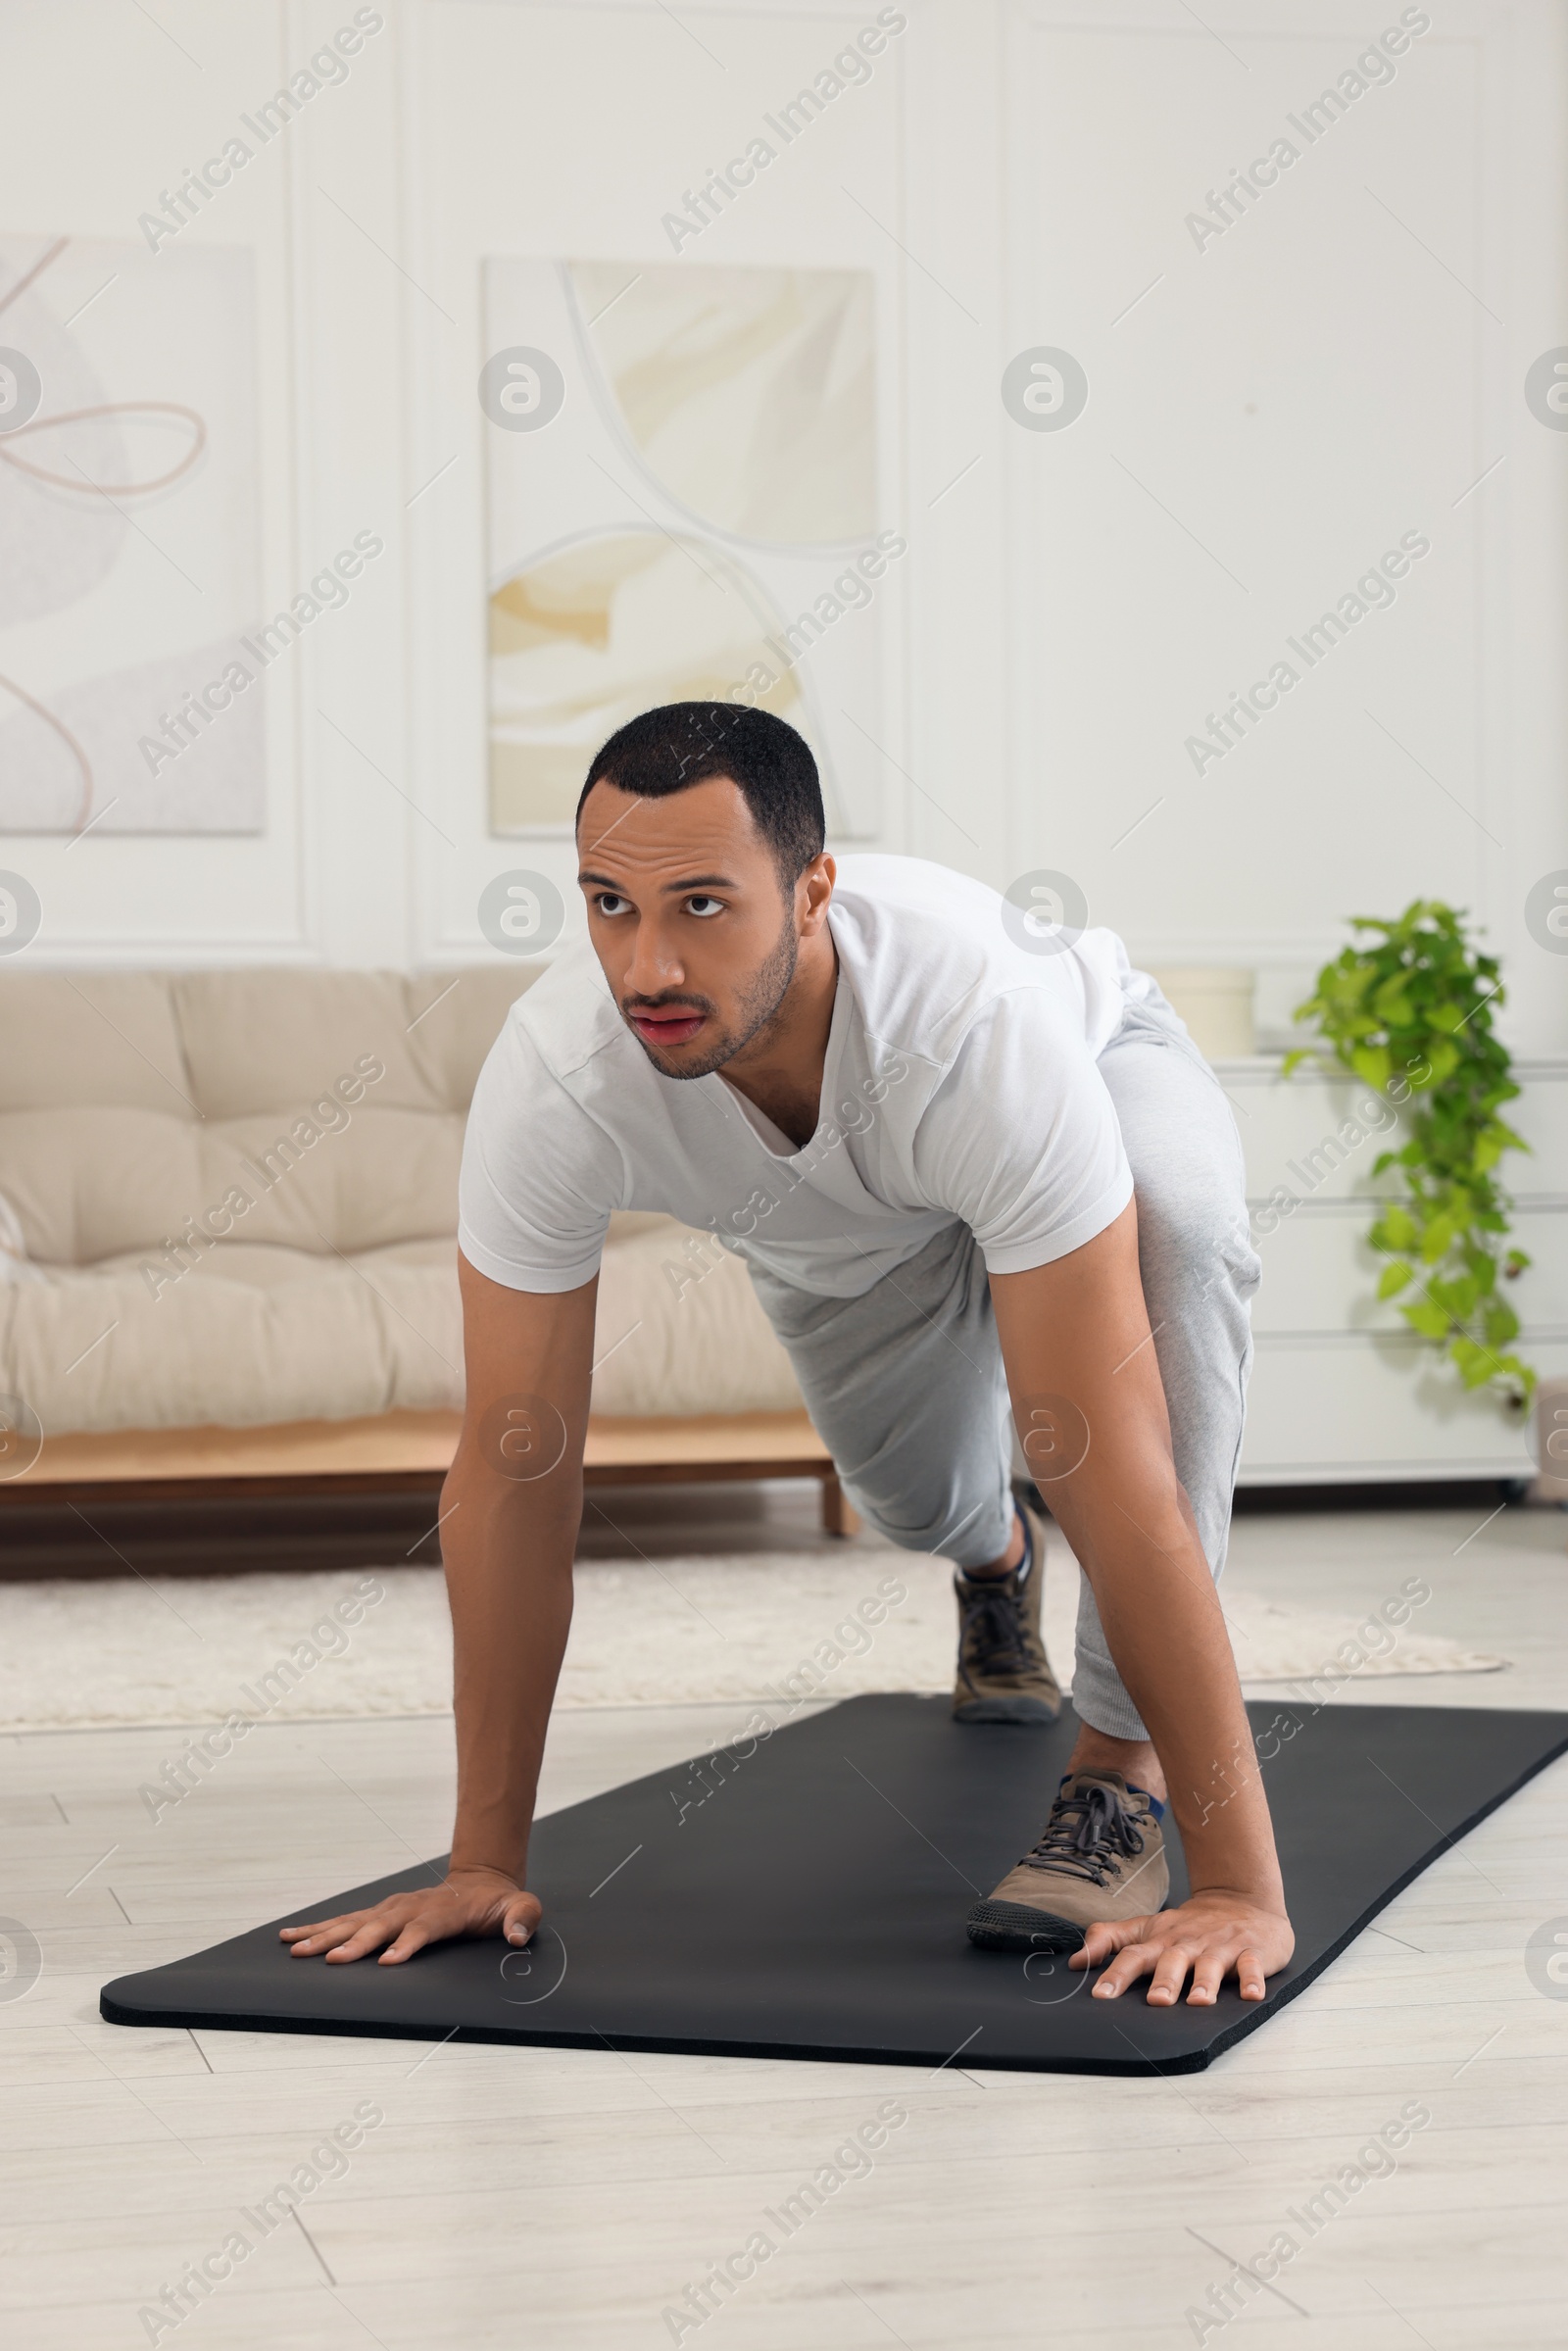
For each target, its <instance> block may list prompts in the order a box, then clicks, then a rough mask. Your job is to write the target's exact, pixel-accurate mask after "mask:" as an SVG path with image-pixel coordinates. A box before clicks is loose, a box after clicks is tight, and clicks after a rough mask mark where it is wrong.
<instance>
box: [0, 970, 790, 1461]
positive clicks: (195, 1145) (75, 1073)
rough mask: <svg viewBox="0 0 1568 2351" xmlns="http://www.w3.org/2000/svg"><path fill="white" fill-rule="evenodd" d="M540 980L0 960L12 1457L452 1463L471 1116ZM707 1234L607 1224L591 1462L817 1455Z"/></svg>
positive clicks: (641, 1219) (0, 1324)
mask: <svg viewBox="0 0 1568 2351" xmlns="http://www.w3.org/2000/svg"><path fill="white" fill-rule="evenodd" d="M541 968H542V966H539V965H532V966H530V965H527V964H512V965H506V966H502V967H490V966H486V967H482V968H476V969H472V970H468V971H465V972H463V973H461V974H459V975H457V976H454V975H453V974H452V973H451V972H440V973H431V974H427V975H423V976H420V977H416V978H406V977H404V976H402V975H400V974H397V973H391V972H353V971H297V970H235V971H193V972H178V971H171V972H160V971H141V972H124V973H85V972H81V973H75V972H63V971H55V972H35V971H19V970H0V1396H4V1395H9V1396H10V1397H11V1398H12V1399H13V1401H12V1402H11V1404H10V1405H9V1406H8V1407H5V1409H6V1410H8V1411H9V1414H10V1421H11V1423H12V1424H14V1426H13V1435H12V1438H11V1441H10V1445H11V1453H10V1458H11V1469H10V1472H9V1474H10V1475H12V1476H15V1475H17V1474H18V1468H19V1463H20V1466H21V1468H22V1470H23V1471H24V1472H25V1474H26V1475H27V1476H29V1477H31V1478H40V1477H47V1476H50V1475H53V1476H54V1477H55V1478H57V1479H58V1478H61V1477H64V1476H67V1475H69V1476H72V1477H78V1476H83V1475H85V1476H92V1475H100V1476H111V1475H113V1476H122V1477H123V1476H127V1475H128V1476H134V1475H136V1474H138V1473H139V1474H144V1475H145V1474H150V1470H151V1468H161V1470H162V1472H163V1474H166V1475H168V1474H179V1473H180V1472H181V1470H182V1469H183V1470H184V1471H190V1470H191V1468H192V1465H193V1464H195V1465H196V1467H197V1468H199V1467H200V1463H201V1461H203V1460H205V1461H206V1462H207V1463H208V1466H209V1468H210V1469H212V1468H214V1467H215V1465H216V1468H217V1469H223V1470H226V1471H227V1472H228V1473H230V1474H232V1473H233V1472H234V1470H235V1468H236V1465H238V1466H240V1467H243V1466H244V1465H245V1464H246V1463H247V1462H249V1463H251V1464H253V1465H254V1464H255V1463H257V1462H261V1463H262V1464H263V1465H264V1466H265V1465H270V1466H272V1467H278V1466H283V1467H286V1466H287V1464H288V1461H289V1460H290V1459H293V1460H295V1461H296V1462H308V1463H312V1464H314V1465H315V1466H317V1467H319V1466H321V1464H322V1463H323V1462H324V1463H326V1464H328V1465H335V1466H336V1467H337V1468H338V1469H339V1470H345V1471H346V1470H352V1469H354V1468H356V1467H362V1468H371V1469H373V1468H376V1467H386V1466H387V1465H389V1464H391V1465H394V1466H395V1465H396V1464H398V1463H400V1462H401V1463H403V1464H404V1465H406V1466H407V1465H410V1464H413V1465H417V1466H423V1467H430V1466H432V1465H433V1464H436V1463H438V1462H439V1460H440V1459H441V1458H444V1457H445V1454H448V1453H449V1452H450V1446H451V1442H452V1435H453V1431H454V1430H455V1427H456V1420H455V1415H456V1414H457V1412H458V1411H459V1409H460V1408H461V1405H462V1400H463V1368H462V1363H463V1358H462V1327H461V1318H460V1313H459V1304H458V1289H457V1274H456V1242H455V1229H456V1190H457V1174H458V1164H459V1156H460V1152H461V1150H462V1142H463V1127H464V1118H465V1113H466V1107H467V1103H468V1100H469V1097H470V1095H471V1093H472V1089H473V1083H474V1079H475V1077H476V1076H477V1074H478V1070H479V1066H480V1064H481V1062H482V1061H483V1059H484V1056H485V1053H486V1052H487V1051H488V1049H489V1046H490V1044H491V1041H492V1039H493V1038H494V1036H495V1034H496V1032H497V1030H498V1028H499V1027H500V1024H501V1021H502V1019H503V1018H504V1016H505V1013H506V1011H507V1008H508V1006H509V1004H511V1003H512V1002H513V1001H514V999H515V997H516V996H517V995H518V994H520V993H521V991H522V990H523V989H525V988H526V987H527V986H528V985H529V984H530V983H531V981H532V980H533V979H534V978H536V977H537V976H538V972H539V970H540V969H541ZM689 1239H690V1236H688V1235H687V1234H685V1233H684V1232H683V1231H682V1229H681V1228H680V1227H679V1226H677V1225H675V1224H673V1223H672V1222H671V1220H670V1219H668V1218H667V1217H662V1216H648V1215H623V1216H618V1217H616V1218H615V1219H614V1222H613V1228H612V1233H611V1238H610V1243H609V1246H608V1248H607V1250H606V1254H605V1261H604V1269H603V1273H602V1276H601V1283H600V1296H599V1327H598V1345H597V1348H596V1355H597V1357H598V1358H599V1362H600V1368H599V1369H598V1371H597V1373H596V1377H595V1387H594V1412H595V1427H596V1436H595V1439H594V1440H593V1442H592V1443H591V1445H590V1460H591V1461H592V1460H594V1459H596V1458H597V1459H598V1460H599V1461H600V1462H601V1464H604V1463H606V1462H611V1463H612V1466H613V1460H612V1457H613V1456H616V1455H617V1445H616V1444H615V1443H613V1442H610V1440H609V1439H607V1436H606V1431H607V1430H609V1431H611V1432H612V1433H613V1431H614V1430H615V1428H617V1427H619V1428H621V1429H622V1430H623V1431H625V1432H629V1434H628V1435H627V1436H626V1438H625V1442H623V1443H620V1444H619V1446H618V1453H619V1454H621V1455H627V1457H628V1458H629V1459H631V1460H632V1461H633V1462H635V1460H636V1459H638V1458H641V1459H642V1460H643V1461H644V1462H645V1463H647V1464H652V1465H655V1466H657V1465H658V1464H659V1463H660V1462H662V1461H666V1460H668V1459H672V1458H674V1457H675V1456H680V1455H682V1445H684V1454H683V1457H684V1458H686V1459H687V1460H688V1461H693V1460H696V1461H700V1460H702V1459H704V1458H709V1457H711V1458H727V1459H728V1460H729V1461H730V1463H731V1465H732V1466H735V1467H739V1466H748V1465H751V1466H755V1464H756V1463H757V1461H758V1460H759V1459H760V1458H765V1457H766V1456H767V1453H768V1444H767V1442H764V1441H766V1440H768V1439H769V1436H770V1433H771V1437H772V1438H775V1439H777V1441H778V1445H781V1446H782V1448H783V1454H784V1455H786V1456H798V1457H800V1458H801V1459H802V1460H803V1461H805V1460H806V1459H808V1458H809V1460H810V1461H811V1462H812V1463H813V1464H814V1465H815V1470H816V1472H817V1473H818V1474H819V1473H820V1469H821V1466H822V1465H821V1461H820V1451H821V1448H820V1446H819V1445H816V1443H815V1441H814V1439H813V1438H811V1437H810V1434H809V1424H807V1423H806V1422H805V1416H804V1414H803V1412H802V1409H801V1399H800V1395H799V1391H798V1389H797V1388H796V1385H795V1381H794V1378H793V1375H792V1373H791V1371H790V1367H789V1363H788V1359H787V1357H786V1356H785V1354H784V1352H783V1349H782V1348H781V1347H779V1345H778V1343H777V1341H776V1340H775V1339H774V1337H773V1335H772V1332H771V1330H770V1329H769V1328H768V1325H767V1323H766V1321H765V1320H764V1318H763V1316H762V1313H761V1311H760V1307H759V1306H758V1304H757V1301H756V1299H755V1298H754V1296H753V1293H752V1288H751V1284H750V1282H749V1280H748V1278H747V1275H746V1272H745V1268H744V1266H743V1265H741V1264H740V1263H739V1262H737V1261H736V1260H734V1259H731V1258H727V1257H724V1256H722V1255H721V1254H718V1253H715V1252H712V1251H710V1252H708V1253H707V1254H705V1255H704V1256H703V1257H702V1258H701V1259H700V1260H698V1261H697V1262H698V1264H700V1266H701V1268H702V1271H701V1278H697V1275H696V1272H695V1270H694V1264H693V1260H692V1259H691V1258H690V1257H689V1256H688V1255H687V1254H686V1253H685V1249H684V1245H685V1244H686V1242H687V1241H688V1240H689ZM16 1399H20V1404H19V1403H18V1402H17V1401H16ZM712 1415H720V1416H723V1422H724V1426H723V1427H722V1428H721V1429H720V1430H718V1432H717V1434H716V1435H715V1436H713V1437H711V1439H707V1440H702V1439H699V1440H693V1439H692V1438H691V1437H690V1434H689V1432H687V1433H686V1434H685V1436H684V1437H683V1439H682V1442H681V1443H679V1444H674V1446H673V1453H672V1452H671V1442H672V1441H666V1439H665V1438H662V1436H661V1431H667V1428H668V1424H670V1423H672V1422H681V1423H686V1422H690V1421H694V1420H702V1419H703V1418H704V1417H705V1416H712ZM15 1424H20V1434H19V1433H18V1431H17V1427H16V1426H15ZM754 1424H755V1425H754ZM29 1428H41V1430H42V1433H43V1438H44V1447H43V1454H42V1457H41V1458H40V1459H39V1460H38V1461H37V1462H36V1463H31V1464H29V1463H27V1462H25V1461H22V1459H21V1455H20V1454H19V1451H18V1447H19V1446H21V1447H22V1448H23V1450H24V1451H25V1436H26V1431H27V1429H29ZM279 1430H283V1431H286V1432H288V1433H289V1443H288V1445H287V1446H286V1447H285V1448H284V1452H283V1454H282V1455H281V1456H280V1455H279V1453H278V1450H277V1447H276V1445H275V1444H274V1445H271V1449H270V1450H269V1445H270V1440H269V1439H268V1438H267V1437H266V1432H269V1431H270V1432H273V1433H274V1435H275V1433H276V1432H278V1431H279ZM247 1431H248V1432H251V1433H252V1434H251V1435H250V1436H249V1437H248V1438H247V1437H245V1436H244V1435H243V1433H244V1432H247ZM179 1432H184V1433H186V1435H185V1437H180V1436H179V1435H177V1434H176V1433H179ZM202 1432H205V1436H204V1437H203V1438H202V1442H201V1443H200V1444H197V1443H196V1438H197V1435H198V1433H202ZM225 1432H226V1433H227V1434H223V1433H225ZM187 1439H188V1440H189V1442H187ZM759 1446H760V1447H761V1452H760V1453H759ZM628 1447H629V1452H628ZM776 1449H777V1447H775V1450H776ZM171 1465H173V1466H172V1468H171Z"/></svg>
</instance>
